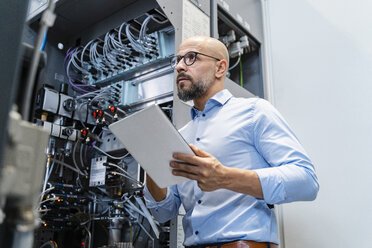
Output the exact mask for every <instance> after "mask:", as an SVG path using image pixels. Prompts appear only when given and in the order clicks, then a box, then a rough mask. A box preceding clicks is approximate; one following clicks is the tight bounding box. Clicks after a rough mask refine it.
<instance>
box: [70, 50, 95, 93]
mask: <svg viewBox="0 0 372 248" xmlns="http://www.w3.org/2000/svg"><path fill="white" fill-rule="evenodd" d="M78 49H79V48H78V47H76V48H74V49H72V48H69V49H68V50H67V52H66V57H65V59H64V61H63V64H64V66H65V70H66V75H68V73H67V66H66V63H67V61H68V60H69V59H71V56H72V54H74V53H75V52H76V51H77V50H78ZM73 80H74V81H79V79H77V78H74V77H68V82H69V84H70V85H71V86H72V87H73V88H74V90H75V91H77V92H78V93H80V94H85V93H89V92H91V91H93V90H96V87H95V86H91V85H87V84H80V85H78V84H76V83H74V82H73ZM80 87H89V88H88V89H82V88H80Z"/></svg>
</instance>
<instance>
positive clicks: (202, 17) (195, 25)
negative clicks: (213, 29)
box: [182, 0, 210, 40]
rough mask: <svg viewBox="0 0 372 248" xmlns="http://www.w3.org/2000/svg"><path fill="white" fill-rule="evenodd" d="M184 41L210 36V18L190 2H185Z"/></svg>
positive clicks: (186, 0) (183, 19) (183, 10)
mask: <svg viewBox="0 0 372 248" xmlns="http://www.w3.org/2000/svg"><path fill="white" fill-rule="evenodd" d="M182 7H183V8H182V40H185V39H187V38H189V37H191V36H194V35H206V36H209V35H210V24H209V17H208V16H207V15H206V14H204V13H203V12H202V11H201V10H200V9H199V8H198V7H196V6H195V5H194V4H192V3H191V2H190V1H189V0H183V6H182Z"/></svg>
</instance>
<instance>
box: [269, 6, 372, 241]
mask: <svg viewBox="0 0 372 248" xmlns="http://www.w3.org/2000/svg"><path fill="white" fill-rule="evenodd" d="M266 1H267V7H268V9H267V13H268V18H269V19H268V24H269V28H270V31H269V35H270V37H268V38H269V42H270V46H271V55H272V75H273V92H274V99H273V100H274V104H275V105H276V107H277V108H278V109H279V111H280V112H281V113H282V114H283V115H284V117H285V118H286V119H287V121H288V122H289V123H290V124H291V126H292V127H293V129H294V131H295V132H296V134H297V136H298V137H299V139H300V140H301V142H302V143H303V145H304V147H305V148H306V149H307V151H308V153H309V154H310V156H311V157H312V159H313V162H314V163H315V166H316V170H317V174H318V177H319V180H320V192H319V195H318V198H317V200H316V201H314V202H310V203H308V202H307V203H291V204H287V205H284V206H283V216H284V234H285V247H286V248H295V247H301V248H310V247H311V248H313V247H318V248H319V247H327V248H328V247H331V248H333V247H337V248H342V247H345V248H346V247H347V248H350V247H351V248H354V247H358V248H367V247H368V248H369V247H372V226H371V223H372V14H371V13H372V1H370V0H353V1H347V0H308V1H306V0H266Z"/></svg>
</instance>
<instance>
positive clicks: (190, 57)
mask: <svg viewBox="0 0 372 248" xmlns="http://www.w3.org/2000/svg"><path fill="white" fill-rule="evenodd" d="M198 54H200V55H203V56H206V57H209V58H212V59H215V60H217V61H220V59H218V58H216V57H213V56H210V55H207V54H204V53H199V52H194V51H190V52H187V53H186V54H185V55H183V56H181V55H175V56H173V57H171V59H170V65H171V67H172V68H173V69H176V66H177V65H178V63H179V62H180V61H181V60H182V59H183V62H185V64H186V65H187V66H190V65H192V64H194V63H195V60H196V56H198Z"/></svg>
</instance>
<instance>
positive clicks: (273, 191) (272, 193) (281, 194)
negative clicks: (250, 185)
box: [254, 167, 286, 204]
mask: <svg viewBox="0 0 372 248" xmlns="http://www.w3.org/2000/svg"><path fill="white" fill-rule="evenodd" d="M278 169H279V168H276V167H272V168H263V169H256V170H254V171H255V172H256V173H257V175H258V178H259V179H260V182H261V187H262V193H263V197H264V200H265V202H266V203H268V204H279V203H282V202H284V201H285V199H286V192H285V188H284V184H283V182H282V180H283V179H282V178H281V177H280V176H279V175H280V171H278Z"/></svg>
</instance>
